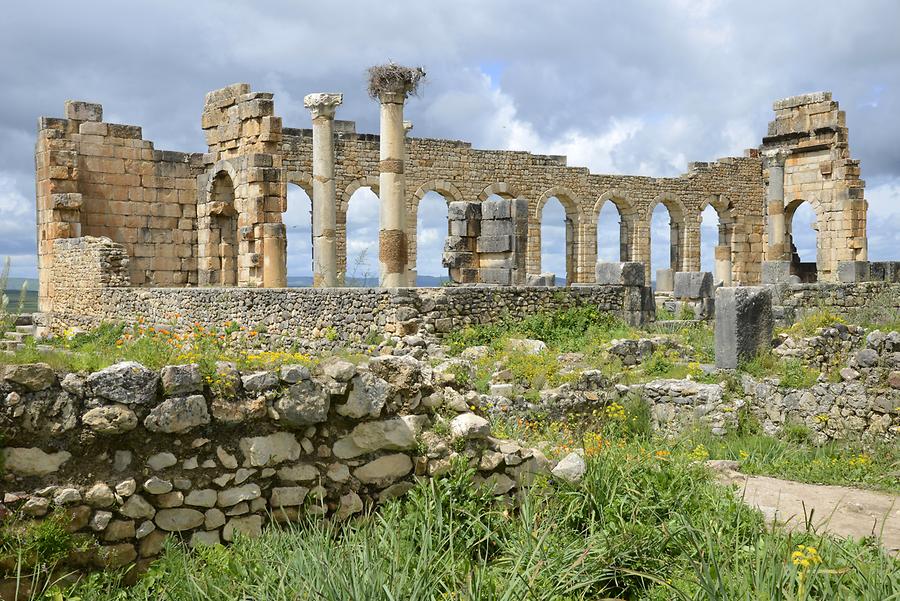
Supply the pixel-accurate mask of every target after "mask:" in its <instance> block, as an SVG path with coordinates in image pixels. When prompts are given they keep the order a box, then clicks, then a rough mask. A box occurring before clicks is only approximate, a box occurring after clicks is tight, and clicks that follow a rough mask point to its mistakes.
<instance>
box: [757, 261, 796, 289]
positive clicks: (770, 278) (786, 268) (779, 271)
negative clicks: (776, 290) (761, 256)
mask: <svg viewBox="0 0 900 601" xmlns="http://www.w3.org/2000/svg"><path fill="white" fill-rule="evenodd" d="M799 282H800V280H799V278H797V276H793V275H791V262H790V261H763V263H762V283H763V284H793V283H799Z"/></svg>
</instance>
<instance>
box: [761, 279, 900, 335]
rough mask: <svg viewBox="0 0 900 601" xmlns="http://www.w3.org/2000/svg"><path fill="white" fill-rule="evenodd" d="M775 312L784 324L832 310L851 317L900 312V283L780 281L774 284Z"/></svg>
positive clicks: (773, 308)
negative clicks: (803, 282)
mask: <svg viewBox="0 0 900 601" xmlns="http://www.w3.org/2000/svg"><path fill="white" fill-rule="evenodd" d="M772 303H773V307H772V310H773V313H774V315H775V319H776V320H777V321H778V322H779V323H780V324H782V325H790V324H791V323H793V322H795V321H797V320H798V319H800V318H801V317H803V316H804V315H805V314H807V313H809V312H814V311H819V310H821V309H828V310H829V311H831V312H833V313H835V314H837V315H840V316H843V317H845V318H850V319H859V318H860V317H863V318H864V317H865V314H866V313H867V312H868V313H872V314H873V315H874V314H876V313H878V314H881V315H884V314H887V313H889V312H891V311H893V312H894V313H896V312H898V311H900V283H891V282H861V283H854V284H833V283H821V282H820V283H817V284H780V285H778V286H774V287H773V298H772Z"/></svg>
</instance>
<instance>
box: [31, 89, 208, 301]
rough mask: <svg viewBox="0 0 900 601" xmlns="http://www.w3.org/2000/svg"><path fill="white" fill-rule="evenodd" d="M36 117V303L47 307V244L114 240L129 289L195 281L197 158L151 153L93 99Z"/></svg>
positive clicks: (136, 130)
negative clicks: (125, 263) (124, 260)
mask: <svg viewBox="0 0 900 601" xmlns="http://www.w3.org/2000/svg"><path fill="white" fill-rule="evenodd" d="M65 115H66V118H65V119H55V118H48V117H42V118H41V120H40V122H39V130H38V140H37V147H36V151H35V166H36V170H37V238H38V271H39V277H40V306H41V308H42V309H44V310H46V309H49V308H51V305H50V301H51V297H50V291H49V288H48V281H49V277H50V269H51V267H52V264H53V241H54V240H56V239H60V238H77V237H80V236H106V237H108V238H111V239H112V240H113V241H115V242H117V243H119V244H122V245H123V246H124V247H125V250H126V253H127V255H128V257H129V258H130V262H129V278H130V280H131V282H132V284H134V285H135V286H173V285H185V284H196V283H197V263H196V257H195V254H194V245H195V244H196V241H197V231H196V230H197V223H196V216H197V214H196V210H197V184H196V178H197V176H198V175H200V174H201V173H203V171H204V165H203V162H202V155H199V154H184V153H180V152H169V151H161V150H155V149H154V148H153V143H152V142H151V141H149V140H144V139H143V138H142V137H141V128H140V127H137V126H134V125H118V124H114V123H104V122H103V120H102V118H103V109H102V107H101V106H100V105H99V104H89V103H84V102H73V101H69V102H67V103H66V110H65Z"/></svg>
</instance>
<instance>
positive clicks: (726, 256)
mask: <svg viewBox="0 0 900 601" xmlns="http://www.w3.org/2000/svg"><path fill="white" fill-rule="evenodd" d="M733 234H734V215H733V213H732V210H731V204H730V203H729V202H728V201H727V200H726V199H724V198H723V197H715V198H713V199H712V200H710V201H709V202H708V204H706V206H705V207H704V208H703V212H702V213H701V214H700V269H701V271H709V272H711V273H712V274H713V282H715V284H716V285H722V286H731V285H732V262H731V255H732V248H731V247H732V244H731V242H732V240H731V239H732V236H733Z"/></svg>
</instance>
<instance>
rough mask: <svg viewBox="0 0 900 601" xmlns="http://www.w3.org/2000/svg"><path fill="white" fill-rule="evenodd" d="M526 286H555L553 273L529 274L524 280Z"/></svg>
mask: <svg viewBox="0 0 900 601" xmlns="http://www.w3.org/2000/svg"><path fill="white" fill-rule="evenodd" d="M525 285H526V286H549V287H551V288H552V287H553V286H556V274H555V273H541V274H533V273H532V274H529V275H528V276H526V278H525Z"/></svg>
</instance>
